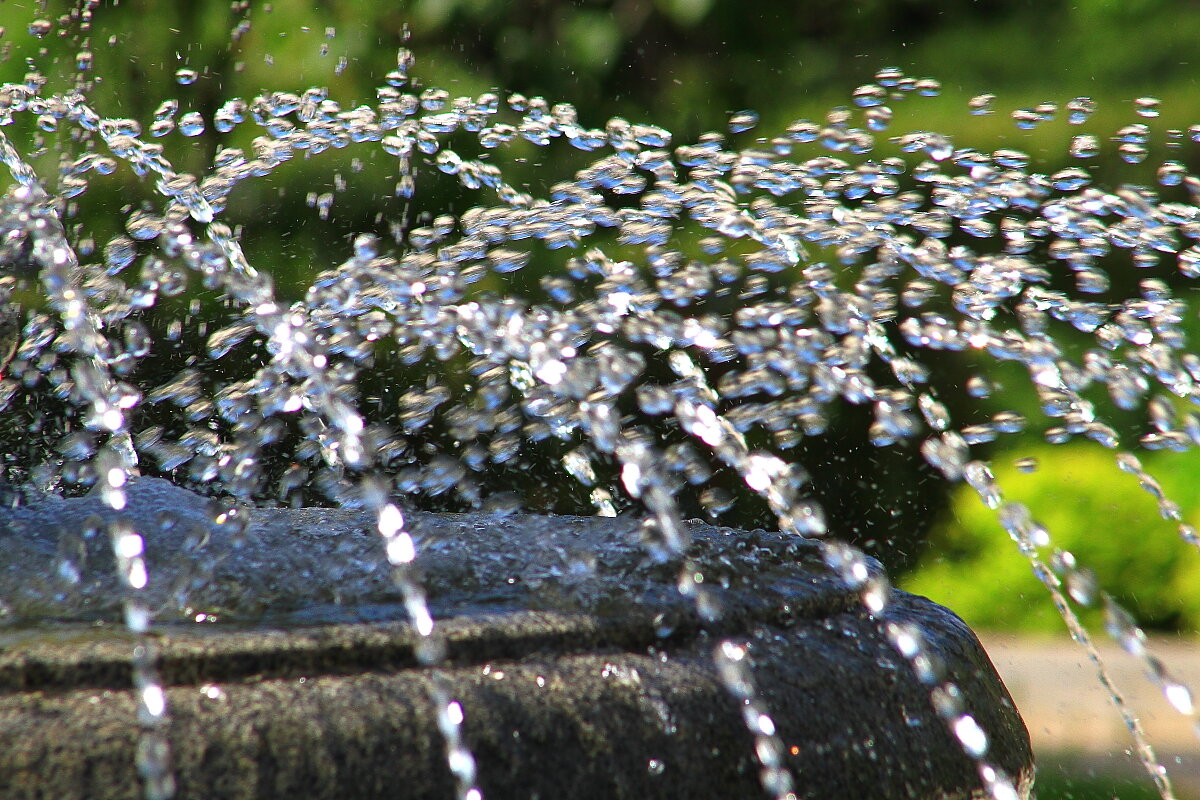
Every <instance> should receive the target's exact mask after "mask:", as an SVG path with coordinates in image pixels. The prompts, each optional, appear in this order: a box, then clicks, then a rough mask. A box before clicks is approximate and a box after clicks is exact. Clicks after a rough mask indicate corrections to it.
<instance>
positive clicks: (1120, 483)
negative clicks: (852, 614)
mask: <svg viewBox="0 0 1200 800" xmlns="http://www.w3.org/2000/svg"><path fill="white" fill-rule="evenodd" d="M1021 456H1022V458H1033V459H1036V463H1037V465H1038V467H1037V469H1036V470H1035V471H1033V472H1024V471H1022V470H1021V469H1020V468H1019V467H1018V466H1017V464H1015V463H1014V462H1013V460H1012V456H1011V455H1010V456H1009V457H1008V459H1007V460H1003V459H998V460H997V461H996V462H994V464H993V470H994V472H995V475H996V480H997V482H998V484H999V486H1000V488H1001V490H1002V491H1003V493H1004V497H1005V499H1006V500H1009V501H1017V502H1021V503H1024V504H1025V505H1026V506H1028V507H1029V509H1030V511H1031V512H1032V515H1033V518H1034V519H1035V520H1037V521H1038V522H1040V523H1042V524H1043V525H1044V526H1045V527H1046V529H1047V530H1048V531H1049V533H1050V537H1051V541H1052V544H1051V546H1050V547H1048V548H1044V549H1043V551H1042V556H1043V559H1045V560H1048V559H1049V557H1050V555H1051V553H1052V552H1053V548H1059V549H1061V550H1065V551H1069V552H1071V553H1072V554H1073V555H1074V556H1075V558H1076V560H1077V562H1078V563H1079V564H1080V565H1081V566H1083V567H1087V568H1089V569H1091V570H1093V571H1094V573H1095V576H1096V579H1097V583H1098V585H1099V587H1100V589H1101V590H1103V591H1106V592H1108V593H1109V594H1111V595H1113V596H1114V597H1115V598H1116V599H1117V600H1118V601H1119V602H1120V603H1121V604H1122V605H1124V606H1125V607H1126V608H1127V609H1129V610H1130V611H1131V612H1132V613H1133V614H1134V616H1135V617H1136V618H1137V620H1138V621H1139V623H1140V624H1142V625H1144V626H1147V627H1151V628H1156V629H1162V630H1174V631H1185V632H1195V631H1196V630H1197V629H1198V628H1200V552H1198V551H1197V549H1196V548H1195V547H1193V546H1192V545H1190V544H1188V543H1186V542H1185V541H1183V539H1182V538H1181V537H1180V535H1179V532H1178V530H1177V527H1176V525H1175V524H1174V523H1172V522H1170V521H1168V520H1165V519H1163V518H1162V516H1161V515H1160V514H1159V511H1158V506H1157V503H1156V501H1155V500H1154V499H1153V497H1151V495H1150V494H1148V493H1147V492H1146V491H1144V490H1143V489H1142V488H1141V487H1140V486H1139V481H1138V479H1137V478H1136V477H1135V476H1133V475H1130V474H1127V473H1125V472H1123V471H1121V470H1120V469H1118V468H1117V466H1116V462H1115V459H1114V454H1113V453H1112V452H1110V451H1107V450H1104V449H1102V448H1100V447H1099V446H1089V445H1086V444H1083V443H1079V444H1070V445H1063V446H1058V447H1051V446H1047V445H1039V446H1036V447H1035V448H1034V449H1033V450H1025V449H1024V448H1022V452H1021ZM1144 466H1145V468H1146V470H1147V471H1148V472H1149V473H1150V474H1151V475H1154V476H1155V477H1156V478H1157V479H1158V480H1159V481H1160V483H1161V484H1162V488H1163V489H1164V491H1165V492H1166V494H1167V496H1168V497H1169V498H1170V499H1172V500H1174V501H1175V502H1177V503H1179V504H1180V506H1181V508H1182V511H1183V516H1184V519H1185V521H1187V522H1189V523H1190V524H1192V525H1196V524H1197V523H1200V485H1198V484H1200V481H1198V480H1197V478H1198V477H1200V453H1197V452H1195V451H1192V452H1188V453H1156V454H1153V455H1152V456H1150V457H1149V458H1147V459H1145V462H1144ZM932 536H933V541H932V542H931V545H932V546H931V547H930V549H929V551H928V555H927V556H926V558H925V561H924V563H923V564H921V565H919V566H918V568H917V569H916V570H915V571H914V572H913V573H911V574H910V575H908V576H907V577H906V578H905V579H903V580H902V581H901V586H902V588H904V589H906V590H908V591H910V592H914V593H916V594H922V595H926V596H927V597H929V598H931V599H933V600H935V601H937V602H940V603H942V604H944V605H946V606H948V607H949V608H951V609H953V610H954V611H955V612H957V613H958V614H959V615H960V616H962V617H963V619H965V620H966V621H967V622H968V623H969V624H970V625H972V626H975V627H978V628H983V629H1006V630H1024V631H1061V630H1062V624H1063V623H1062V621H1061V619H1060V617H1059V615H1058V613H1057V612H1056V611H1055V609H1054V607H1053V605H1052V604H1051V603H1049V602H1048V601H1047V600H1048V598H1047V592H1046V588H1045V587H1044V586H1043V585H1042V584H1041V583H1040V582H1039V581H1038V579H1037V578H1036V577H1035V576H1034V574H1033V571H1032V570H1031V568H1030V563H1029V561H1028V560H1026V558H1025V557H1024V556H1023V555H1022V554H1021V553H1020V552H1019V550H1018V548H1017V545H1016V543H1015V542H1014V541H1013V540H1012V539H1011V538H1010V537H1009V536H1008V535H1007V534H1006V532H1005V531H1004V529H1003V528H1002V527H1001V525H1000V522H999V518H998V516H997V514H996V512H995V511H993V510H992V509H989V508H987V507H986V506H985V505H984V504H983V502H982V501H981V500H980V499H979V497H978V495H976V494H975V492H974V491H973V490H971V489H970V488H969V487H966V486H962V487H960V488H959V489H958V490H957V491H956V493H955V495H954V497H953V500H952V502H951V504H950V511H949V512H948V514H947V518H946V519H944V520H943V521H942V522H940V523H939V524H937V525H936V526H935V527H934V530H933V533H932ZM1095 605H1099V604H1098V603H1096V604H1095ZM1082 616H1083V617H1084V618H1085V621H1088V622H1091V623H1095V622H1096V621H1098V620H1099V612H1098V611H1096V610H1094V609H1084V610H1083V614H1082Z"/></svg>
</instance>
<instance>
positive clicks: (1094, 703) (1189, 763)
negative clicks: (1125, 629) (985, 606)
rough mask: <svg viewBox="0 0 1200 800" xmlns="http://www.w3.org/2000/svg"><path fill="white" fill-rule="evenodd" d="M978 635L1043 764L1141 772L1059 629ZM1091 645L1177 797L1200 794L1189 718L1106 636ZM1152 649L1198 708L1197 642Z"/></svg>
mask: <svg viewBox="0 0 1200 800" xmlns="http://www.w3.org/2000/svg"><path fill="white" fill-rule="evenodd" d="M1101 636H1103V634H1101ZM980 638H981V639H982V641H983V645H984V647H985V648H986V649H987V652H988V654H989V655H990V656H991V658H992V663H994V664H995V665H996V669H997V671H999V673H1000V676H1001V677H1002V678H1003V679H1004V683H1005V685H1007V686H1008V690H1009V692H1011V693H1012V696H1013V699H1014V700H1016V703H1017V707H1018V708H1019V709H1020V710H1021V715H1022V716H1023V717H1024V718H1025V724H1026V725H1027V726H1028V727H1029V734H1030V736H1031V737H1032V739H1033V749H1034V752H1035V753H1037V754H1038V757H1039V759H1040V760H1041V761H1043V762H1049V761H1052V760H1053V761H1057V760H1060V759H1065V760H1070V761H1074V762H1076V763H1079V764H1083V765H1087V766H1089V767H1094V768H1096V769H1097V770H1098V771H1104V772H1118V773H1123V774H1124V773H1127V772H1128V771H1130V770H1140V769H1141V767H1140V766H1138V764H1137V762H1136V761H1135V760H1134V758H1133V756H1131V755H1130V754H1129V751H1130V750H1131V748H1132V739H1131V738H1130V735H1129V732H1128V731H1127V730H1126V729H1125V725H1124V723H1123V722H1122V721H1121V718H1120V716H1119V715H1118V714H1117V711H1116V709H1115V708H1114V706H1113V704H1112V700H1111V699H1110V698H1109V696H1108V693H1107V692H1106V691H1105V690H1104V688H1103V687H1102V686H1101V685H1100V682H1099V680H1098V679H1097V673H1096V667H1095V665H1094V664H1092V662H1091V661H1090V660H1089V659H1088V657H1087V654H1086V653H1085V652H1084V650H1083V648H1081V647H1079V646H1078V645H1076V644H1075V643H1074V642H1072V641H1071V640H1070V639H1069V638H1068V637H1067V636H1066V635H1065V634H1064V635H1063V636H1061V637H1058V638H1048V637H1047V638H1041V637H1039V638H1032V637H1020V636H1011V635H1005V634H985V635H981V636H980ZM1097 646H1098V649H1099V650H1100V653H1101V655H1102V657H1103V659H1104V663H1105V666H1106V667H1107V668H1108V671H1109V675H1111V676H1112V678H1113V680H1114V682H1115V683H1116V684H1117V687H1118V688H1119V689H1120V690H1121V692H1122V693H1123V695H1124V697H1125V700H1126V702H1128V703H1129V705H1130V706H1131V707H1132V709H1133V711H1134V713H1135V714H1137V716H1138V717H1139V718H1140V719H1141V721H1142V725H1143V726H1144V727H1145V729H1146V731H1147V732H1148V733H1149V735H1150V743H1151V744H1152V745H1153V746H1154V748H1155V750H1156V753H1157V755H1158V757H1159V760H1160V762H1161V763H1163V764H1164V765H1165V766H1166V767H1167V770H1168V774H1169V775H1170V776H1171V778H1172V780H1173V781H1174V783H1175V785H1176V788H1177V790H1178V792H1179V795H1180V798H1185V797H1186V798H1200V737H1198V736H1197V735H1196V732H1195V731H1194V730H1193V725H1194V723H1195V720H1194V719H1191V718H1188V717H1185V716H1183V715H1182V714H1180V713H1179V712H1177V711H1176V710H1175V709H1174V708H1172V707H1171V706H1170V705H1169V704H1168V703H1167V701H1166V700H1165V699H1164V698H1163V696H1162V694H1161V692H1160V690H1159V689H1158V687H1157V686H1156V685H1155V684H1153V683H1151V682H1150V680H1149V679H1148V678H1147V677H1146V672H1145V670H1144V668H1143V666H1142V663H1141V661H1140V660H1138V659H1134V658H1133V657H1131V656H1129V655H1127V654H1126V653H1125V652H1124V651H1122V650H1121V649H1120V648H1119V647H1117V646H1116V645H1115V644H1113V643H1111V642H1110V641H1108V640H1106V639H1105V640H1099V639H1098V640H1097ZM1150 649H1151V652H1153V653H1155V654H1156V655H1158V656H1159V658H1161V659H1162V660H1163V661H1164V662H1165V663H1166V664H1167V667H1168V668H1169V669H1170V670H1171V673H1172V675H1173V676H1174V677H1175V678H1176V679H1177V680H1179V681H1180V682H1182V683H1184V684H1185V685H1187V686H1188V687H1189V688H1190V689H1191V690H1192V691H1193V693H1194V694H1195V695H1196V702H1197V705H1198V706H1200V640H1179V639H1165V638H1159V639H1154V640H1152V641H1151V645H1150ZM1134 774H1136V773H1134ZM1143 774H1144V773H1143ZM1148 780H1149V779H1148V778H1147V781H1148Z"/></svg>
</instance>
